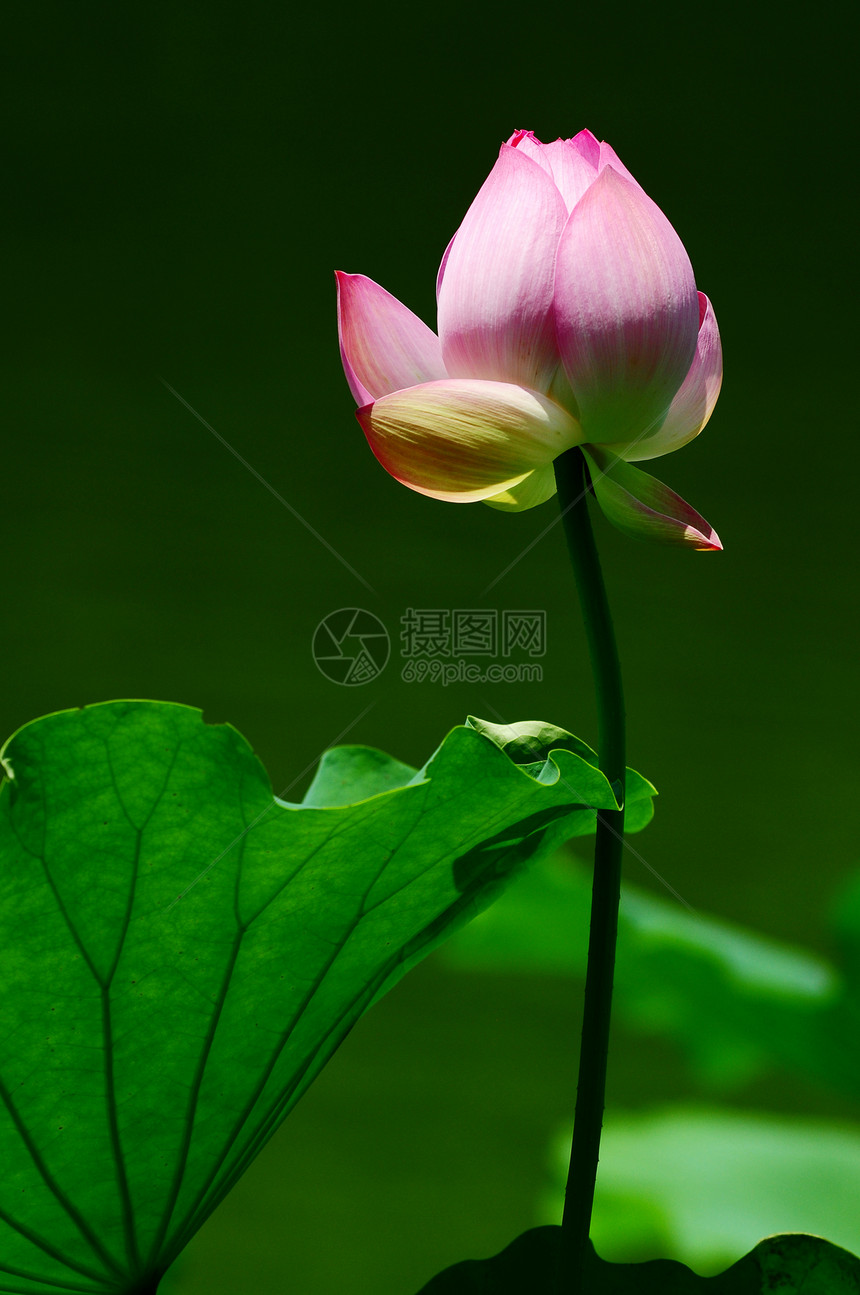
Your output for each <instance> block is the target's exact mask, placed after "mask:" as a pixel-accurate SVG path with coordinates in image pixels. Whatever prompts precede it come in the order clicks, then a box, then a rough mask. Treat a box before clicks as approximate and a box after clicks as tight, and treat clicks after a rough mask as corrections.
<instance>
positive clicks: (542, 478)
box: [484, 463, 556, 513]
mask: <svg viewBox="0 0 860 1295" xmlns="http://www.w3.org/2000/svg"><path fill="white" fill-rule="evenodd" d="M555 492H556V484H555V469H554V468H553V466H552V464H551V463H550V464H549V465H548V466H547V467H545V468H535V470H534V472H530V473H529V474H528V476H527V477H523V479H522V481H521V482H520V483H519V485H517V486H512V487H511V488H510V489H509V490H503V491H502V493H501V494H500V495H493V497H492V499H485V500H484V503H485V504H488V505H489V506H490V508H500V509H501V510H502V511H503V512H506V513H524V512H525V510H526V509H527V508H536V507H537V505H538V504H544V503H546V501H547V499H552V497H553V495H554V494H555Z"/></svg>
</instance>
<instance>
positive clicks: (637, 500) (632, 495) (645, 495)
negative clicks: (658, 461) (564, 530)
mask: <svg viewBox="0 0 860 1295" xmlns="http://www.w3.org/2000/svg"><path fill="white" fill-rule="evenodd" d="M584 453H585V457H586V459H587V460H588V467H589V471H590V473H591V484H592V486H593V487H594V493H595V496H596V498H597V502H598V503H599V504H600V507H601V508H602V509H603V511H604V513H605V514H606V516H607V517H608V519H609V521H611V522H612V524H613V526H616V527H617V528H618V530H619V531H623V532H624V534H625V535H630V536H632V537H633V539H637V540H651V541H656V542H657V543H658V544H674V545H678V546H680V547H682V548H690V549H699V550H701V551H704V552H715V551H717V550H719V549H722V547H723V546H722V544H721V543H720V538H719V536H718V535H717V532H716V531H715V530H714V529H713V527H712V526H711V525H710V524H709V523H708V522H706V521H705V519H704V517H702V516H701V514H700V513H697V512H696V510H695V508H691V507H690V505H689V504H688V503H687V502H686V501H685V500H683V499H682V498H681V496H680V495H676V494H675V492H674V490H670V489H669V487H668V486H664V485H663V482H662V481H658V480H657V478H656V477H651V476H649V475H648V473H647V472H642V471H641V470H640V469H639V468H632V467H631V466H630V464H629V463H625V462H624V460H623V459H618V458H616V457H615V456H614V455H612V454H609V453H607V451H606V448H605V446H594V445H589V446H588V448H587V450H585V451H584Z"/></svg>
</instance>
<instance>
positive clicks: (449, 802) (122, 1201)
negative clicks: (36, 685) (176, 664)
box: [0, 702, 650, 1295]
mask: <svg viewBox="0 0 860 1295" xmlns="http://www.w3.org/2000/svg"><path fill="white" fill-rule="evenodd" d="M3 758H4V762H5V768H6V771H7V773H8V778H7V781H6V782H5V783H4V785H3V788H2V791H0V1166H2V1173H0V1291H6V1292H22V1295H24V1293H28V1292H38V1291H42V1292H44V1291H80V1292H92V1293H96V1292H114V1295H121V1293H125V1295H130V1293H131V1292H138V1293H140V1295H143V1293H144V1292H151V1291H154V1289H155V1285H156V1283H157V1280H158V1278H159V1276H160V1274H161V1273H162V1272H163V1271H164V1270H165V1268H166V1267H167V1266H168V1264H169V1263H170V1262H171V1260H172V1259H173V1258H174V1257H175V1255H176V1254H177V1253H178V1252H179V1251H180V1250H181V1248H182V1247H183V1245H184V1244H185V1243H186V1242H187V1241H188V1239H189V1238H190V1237H191V1236H192V1235H193V1233H194V1232H195V1231H196V1230H197V1228H199V1227H200V1225H201V1224H202V1223H203V1221H204V1220H205V1219H206V1218H207V1216H208V1215H209V1214H210V1213H211V1212H212V1210H213V1209H214V1208H215V1207H216V1205H217V1204H218V1202H219V1201H220V1200H221V1199H222V1198H223V1196H224V1195H225V1194H226V1192H227V1191H229V1189H230V1187H231V1186H232V1185H233V1183H235V1182H236V1180H237V1179H238V1178H239V1176H240V1175H241V1174H242V1172H243V1171H244V1170H245V1169H246V1168H247V1166H248V1165H249V1164H250V1163H251V1161H252V1160H253V1159H254V1157H255V1156H256V1154H257V1153H258V1152H259V1151H260V1149H261V1147H262V1146H263V1145H264V1144H265V1143H266V1141H267V1140H268V1139H269V1138H270V1137H271V1136H272V1134H273V1133H274V1131H275V1130H276V1129H277V1128H278V1126H279V1124H280V1123H281V1121H282V1120H283V1119H284V1117H285V1116H286V1114H287V1113H288V1111H289V1110H290V1109H291V1107H292V1106H293V1105H294V1104H295V1102H296V1101H297V1100H298V1098H299V1097H300V1095H301V1094H302V1092H303V1091H304V1090H305V1089H306V1088H307V1087H308V1085H309V1084H310V1083H311V1081H312V1080H313V1078H314V1076H315V1075H316V1074H317V1073H318V1071H319V1070H320V1068H321V1067H322V1066H323V1065H324V1063H325V1061H326V1060H327V1059H328V1058H329V1057H330V1056H331V1054H332V1052H333V1051H334V1049H335V1048H336V1047H337V1045H338V1043H339V1042H340V1041H341V1040H342V1039H343V1038H344V1036H345V1035H346V1033H347V1032H348V1031H349V1029H350V1028H351V1027H352V1025H353V1024H354V1023H355V1021H356V1020H357V1019H358V1017H359V1016H360V1015H361V1013H362V1012H363V1011H364V1010H365V1009H366V1008H367V1006H368V1005H369V1004H370V1003H371V1002H372V1001H373V1000H374V999H375V998H376V997H378V996H379V994H381V993H382V992H384V990H385V989H387V988H388V987H390V986H391V985H392V984H394V983H395V982H396V980H397V979H398V978H399V977H400V976H401V975H402V974H403V973H404V971H405V970H406V969H407V968H408V967H409V966H411V965H412V964H413V963H414V962H416V961H417V960H418V959H419V958H420V957H422V956H423V955H424V954H425V953H426V952H428V951H429V950H430V949H431V948H432V947H433V946H434V945H435V944H437V943H438V942H439V940H441V939H442V938H443V937H444V935H445V934H446V933H447V931H448V930H449V929H450V928H451V927H452V926H453V925H455V924H456V923H457V922H461V921H465V920H466V919H467V918H468V917H469V916H470V915H471V914H473V913H474V912H475V911H476V910H477V909H479V908H480V907H481V906H482V905H484V904H487V903H489V902H490V900H491V899H492V898H493V897H494V896H495V894H496V893H497V892H498V890H499V889H500V888H501V887H502V886H503V885H504V884H505V882H506V880H507V879H508V878H509V877H511V876H512V875H514V874H515V873H516V872H517V871H518V870H519V869H521V868H522V866H523V865H524V864H525V863H526V862H527V861H529V860H531V859H535V858H539V857H540V856H541V855H542V854H544V853H545V852H546V851H548V850H552V849H553V848H554V847H556V846H557V845H558V843H559V842H560V841H562V840H564V839H565V838H566V837H568V836H572V835H577V834H579V833H584V832H589V831H591V830H593V826H594V818H595V809H596V808H608V809H611V808H614V807H615V805H616V802H615V798H614V796H613V793H612V790H611V788H610V787H609V784H608V783H607V782H606V780H605V778H603V776H602V774H600V773H599V771H598V770H597V769H596V768H594V767H593V765H592V764H591V763H589V761H588V760H586V759H584V758H582V756H580V755H578V754H576V753H575V752H574V751H572V750H568V749H564V748H563V747H562V748H560V749H559V750H557V751H553V752H552V753H551V754H547V755H546V757H545V758H544V759H543V761H542V762H540V763H539V764H538V765H536V766H534V767H530V768H527V769H524V768H521V767H519V766H518V765H517V764H516V763H515V762H514V761H512V760H511V759H510V758H509V757H508V756H507V755H506V754H505V753H504V751H503V750H502V749H501V746H500V745H499V744H498V743H497V742H496V741H495V740H493V739H492V738H491V736H489V735H487V734H483V733H481V732H478V731H477V730H476V729H475V728H465V727H463V728H457V729H454V730H453V732H452V733H450V734H449V736H448V737H447V738H446V739H445V741H444V742H443V744H442V746H441V747H440V748H439V750H438V751H437V752H436V754H435V755H434V756H433V758H432V759H431V760H430V761H429V762H428V764H427V766H426V767H425V768H424V769H423V770H422V771H421V772H419V773H416V772H415V771H413V770H411V769H410V768H408V767H407V766H405V765H402V764H400V763H399V762H397V761H394V760H391V759H389V757H387V756H383V755H381V754H380V753H379V752H372V751H368V749H367V748H346V749H342V750H335V751H334V752H331V753H329V755H328V757H327V758H326V759H325V760H324V761H323V762H322V765H321V768H320V771H319V773H318V776H317V778H316V780H315V781H314V784H313V786H312V787H311V790H310V792H309V793H308V797H307V801H306V803H305V804H303V805H301V806H299V805H289V804H286V803H284V802H283V801H280V800H278V799H277V798H276V797H274V796H273V795H272V789H271V786H270V784H269V781H268V779H267V777H266V775H265V772H264V770H263V769H262V767H261V765H260V764H259V762H258V761H257V759H256V757H255V756H254V754H253V752H252V751H251V749H250V747H249V746H248V744H247V743H246V742H245V741H244V740H243V738H242V737H240V735H239V734H238V733H237V732H236V731H235V730H234V729H232V728H230V727H229V726H226V725H219V726H210V725H206V724H204V723H203V721H202V718H201V716H200V714H199V713H198V712H197V711H195V710H191V709H189V708H187V707H183V706H175V705H168V704H166V703H157V702H113V703H108V704H105V705H102V706H94V707H90V708H87V709H84V710H77V711H67V712H63V713H60V714H57V715H51V716H48V717H47V718H45V719H42V720H37V721H35V722H34V723H32V724H29V725H27V726H26V727H25V728H23V729H21V730H20V731H19V732H18V733H16V734H15V736H14V737H13V738H12V739H10V741H9V742H8V743H7V745H6V747H5V748H4V751H3ZM631 786H638V788H639V792H640V793H641V795H640V799H647V794H646V792H645V790H644V788H645V787H647V784H641V780H640V783H639V784H637V783H636V778H635V775H631ZM350 801H352V802H356V803H350ZM649 804H650V801H649ZM641 816H642V815H641V812H640V818H641Z"/></svg>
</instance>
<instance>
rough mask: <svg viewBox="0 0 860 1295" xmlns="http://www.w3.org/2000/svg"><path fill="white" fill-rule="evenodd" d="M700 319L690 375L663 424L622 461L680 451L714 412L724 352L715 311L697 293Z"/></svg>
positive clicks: (625, 453) (721, 379) (628, 449)
mask: <svg viewBox="0 0 860 1295" xmlns="http://www.w3.org/2000/svg"><path fill="white" fill-rule="evenodd" d="M699 318H700V323H699V339H698V342H697V343H696V354H695V355H694V356H693V363H692V364H691V365H690V372H689V373H688V374H687V376H686V378H685V379H684V382H683V384H682V386H681V389H680V391H679V392H678V394H677V396H676V397H675V399H674V400H673V401H672V403H671V405H670V406H669V412H668V414H667V415H666V421H665V422H664V423H663V426H662V427H661V428H660V429H659V430H658V431H656V432H654V434H653V436H648V437H646V438H645V439H644V440H642V441H636V442H634V443H633V444H632V445H630V446H627V447H625V449H624V458H625V459H627V460H628V462H632V463H636V462H639V461H641V460H644V459H656V458H658V457H659V455H661V454H671V452H672V451H673V450H679V449H680V448H681V446H682V445H686V444H687V443H688V441H692V440H693V438H694V437H696V436H698V435H699V432H700V431H701V430H702V428H703V427H704V426H705V424H706V423H707V421H708V419H709V418H710V416H711V414H712V413H713V412H714V405H715V404H716V403H717V396H718V395H719V394H720V386H721V385H722V381H723V350H722V347H721V345H720V330H719V329H718V327H717V320H716V316H715V315H714V308H713V306H712V305H711V303H710V301H709V300H708V298H707V297H706V296H705V294H704V292H700V293H699ZM607 448H610V449H611V448H612V447H611V446H609V447H607ZM616 452H617V453H621V451H620V450H618V451H616Z"/></svg>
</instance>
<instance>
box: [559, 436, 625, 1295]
mask: <svg viewBox="0 0 860 1295" xmlns="http://www.w3.org/2000/svg"><path fill="white" fill-rule="evenodd" d="M555 475H556V482H557V484H558V494H559V502H560V503H561V508H562V517H563V519H564V530H565V535H566V537H567V546H568V550H569V553H570V560H571V564H572V566H573V572H574V576H575V578H576V587H577V590H578V593H579V601H580V605H581V608H582V616H583V620H584V622H585V635H586V639H587V641H588V651H589V656H590V658H591V670H592V674H593V676H594V686H595V692H596V697H597V724H598V746H599V762H600V769H601V772H602V773H604V774H605V775H606V777H607V779H608V780H609V782H610V783H611V784H612V785H613V787H614V789H615V791H616V795H617V798H618V801H619V802H620V803H621V805H622V809H620V810H612V811H604V810H601V811H599V812H598V815H597V835H596V839H595V845H594V880H593V883H592V892H591V929H590V934H589V939H588V968H587V971H586V977H585V1002H584V1008H583V1019H582V1041H581V1044H580V1052H579V1080H578V1085H577V1093H576V1113H575V1117H574V1124H573V1143H572V1146H571V1151H570V1169H569V1171H568V1177H567V1188H566V1191H565V1200H564V1217H563V1220H562V1236H561V1248H560V1256H559V1268H558V1277H557V1283H556V1291H557V1295H584V1292H585V1263H586V1254H587V1249H588V1233H589V1226H590V1223H591V1208H592V1204H593V1202H594V1183H595V1179H596V1177H597V1161H598V1155H599V1152H600V1131H601V1127H602V1124H603V1108H604V1100H605V1091H606V1059H607V1055H608V1051H609V1017H610V1011H611V1007H612V975H613V970H614V966H615V942H616V936H617V932H618V902H619V899H620V895H621V851H622V849H623V845H624V809H623V803H624V773H625V752H624V694H623V692H622V687H621V667H620V665H619V661H618V648H617V647H616V643H615V632H614V630H613V628H612V617H611V616H610V613H609V602H608V600H607V597H606V587H605V585H604V583H603V576H602V574H601V570H600V561H599V559H598V556H597V548H596V545H595V543H594V534H593V532H592V529H591V522H590V521H589V517H588V492H589V489H590V481H589V477H588V470H587V467H586V462H585V458H584V457H583V454H582V451H581V450H579V449H573V450H568V451H566V453H564V454H562V455H561V456H560V457H559V458H557V459H556V461H555Z"/></svg>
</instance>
